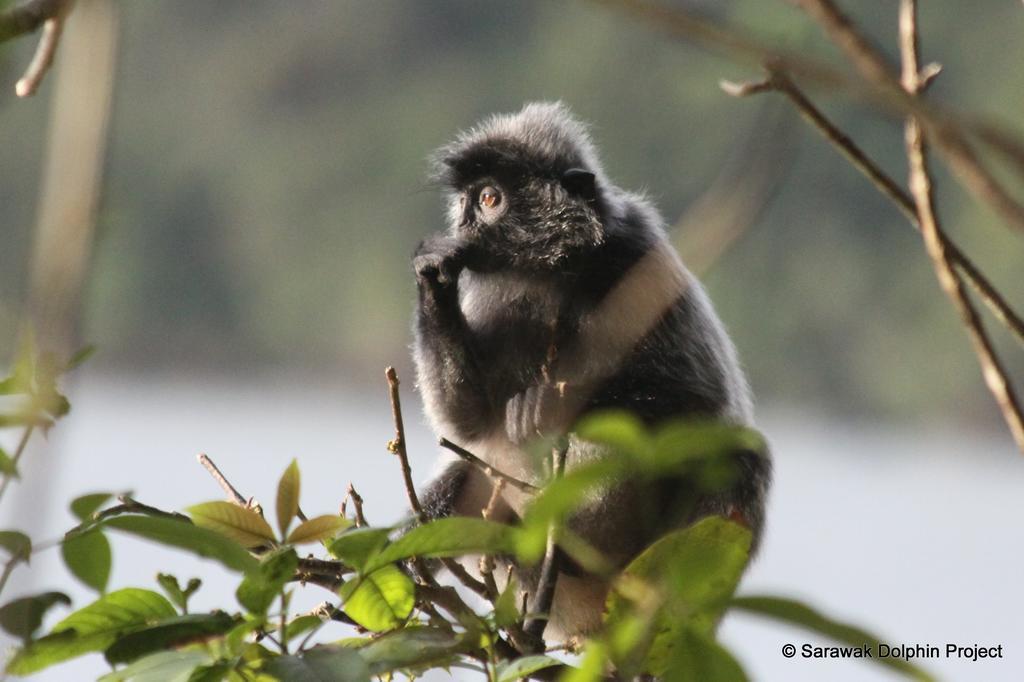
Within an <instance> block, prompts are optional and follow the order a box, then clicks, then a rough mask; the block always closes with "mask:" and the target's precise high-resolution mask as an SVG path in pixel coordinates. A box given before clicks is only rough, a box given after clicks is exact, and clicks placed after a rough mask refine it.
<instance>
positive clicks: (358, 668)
mask: <svg viewBox="0 0 1024 682" xmlns="http://www.w3.org/2000/svg"><path fill="white" fill-rule="evenodd" d="M263 670H264V671H265V672H266V673H268V674H270V675H272V676H273V678H274V679H276V680H282V681H283V682H369V679H370V670H369V668H368V667H367V665H366V662H365V661H364V660H363V658H362V657H361V656H360V655H359V654H358V653H356V652H355V651H353V650H352V649H346V648H344V647H330V646H317V647H313V648H312V649H309V650H308V651H305V652H303V654H302V655H300V656H278V657H276V658H272V659H270V660H269V661H268V662H267V665H266V667H264V669H263Z"/></svg>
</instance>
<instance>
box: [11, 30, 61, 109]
mask: <svg viewBox="0 0 1024 682" xmlns="http://www.w3.org/2000/svg"><path fill="white" fill-rule="evenodd" d="M63 32H64V19H63V17H61V18H59V19H47V20H46V22H45V23H44V24H43V34H42V35H41V36H40V37H39V44H38V45H36V52H35V54H34V55H32V61H31V62H29V64H28V68H27V69H25V75H23V76H22V77H21V78H20V79H18V82H17V83H15V84H14V92H15V94H17V95H18V97H29V96H31V95H34V94H35V92H36V90H38V89H39V84H40V83H42V82H43V76H45V75H46V72H47V71H49V70H50V66H52V65H53V58H54V57H55V56H56V55H57V45H58V44H59V43H60V37H61V34H62V33H63Z"/></svg>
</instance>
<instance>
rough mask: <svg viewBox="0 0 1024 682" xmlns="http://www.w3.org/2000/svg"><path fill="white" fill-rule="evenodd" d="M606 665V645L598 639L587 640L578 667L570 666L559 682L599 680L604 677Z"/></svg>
mask: <svg viewBox="0 0 1024 682" xmlns="http://www.w3.org/2000/svg"><path fill="white" fill-rule="evenodd" d="M607 666H608V647H607V645H605V643H604V642H602V641H601V640H599V639H592V640H590V641H589V642H587V647H586V649H584V651H583V657H582V658H581V659H580V663H579V667H578V668H570V669H569V671H568V672H566V673H565V674H563V675H562V676H561V677H560V678H559V680H560V682H601V681H602V680H604V679H605V668H606V667H607Z"/></svg>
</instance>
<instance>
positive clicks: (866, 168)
mask: <svg viewBox="0 0 1024 682" xmlns="http://www.w3.org/2000/svg"><path fill="white" fill-rule="evenodd" d="M929 66H931V65H929ZM926 68H927V67H926ZM924 77H925V73H924V72H923V71H922V78H924ZM932 78H934V76H932ZM766 84H767V85H769V86H770V87H767V88H766V87H762V86H763V85H766ZM732 85H734V86H735V89H736V90H737V93H736V94H737V96H746V95H748V94H755V93H759V92H767V91H769V90H775V91H778V92H780V93H782V94H783V95H785V96H786V97H787V98H788V99H789V100H790V102H792V103H793V105H794V106H795V107H796V108H797V111H799V112H800V114H801V116H803V118H804V120H806V121H807V122H808V123H810V124H811V126H813V127H814V128H815V129H816V130H817V131H818V132H819V133H821V135H822V137H824V138H825V139H826V140H828V142H830V143H831V144H832V146H834V147H835V148H836V149H837V150H839V152H840V153H841V154H842V155H843V156H844V157H846V159H847V161H849V162H850V163H851V164H852V165H853V167H854V168H856V169H857V170H858V171H860V172H861V173H862V174H863V175H864V176H865V177H866V178H867V179H868V180H869V181H871V183H872V184H873V185H874V186H875V187H876V188H877V189H878V191H880V192H881V193H882V194H884V195H885V196H887V197H889V199H891V200H892V202H893V203H894V204H896V207H897V208H899V209H900V211H901V212H902V213H903V215H904V216H906V218H907V220H909V221H910V223H911V225H913V226H914V227H915V228H916V229H920V224H919V222H918V219H917V210H916V208H915V205H914V199H913V197H911V196H910V194H909V193H907V192H906V191H905V190H904V189H903V187H901V186H900V184H899V183H898V182H896V180H894V179H893V178H892V176H890V175H888V174H887V173H886V172H885V171H883V170H882V169H881V167H880V166H879V165H878V164H877V163H875V162H874V161H873V160H872V159H871V158H870V157H869V156H868V155H867V154H865V153H864V151H863V150H862V149H861V148H860V147H859V146H858V145H857V144H856V143H855V142H854V141H853V140H852V139H850V137H849V136H848V135H847V134H846V133H844V132H843V131H842V130H840V129H839V128H838V127H837V126H836V125H835V124H834V123H833V122H832V121H831V120H829V118H828V117H827V116H825V114H824V113H822V111H821V110H820V109H818V107H816V106H815V105H814V103H812V102H811V100H810V99H809V98H808V97H807V95H806V94H805V93H804V92H803V91H802V90H801V89H800V88H799V87H798V86H797V85H796V84H795V83H794V82H793V81H792V79H790V78H789V76H788V75H787V74H785V73H783V72H782V71H777V70H774V69H770V68H769V77H768V78H767V79H765V80H762V81H756V82H755V83H753V84H751V85H752V86H754V87H749V86H747V85H746V84H732ZM728 91H729V90H727V92H728ZM940 238H941V239H942V240H943V242H944V246H945V249H946V253H947V255H948V256H949V259H950V260H951V261H952V262H953V263H954V264H955V265H956V266H957V268H958V269H959V270H960V272H962V273H963V275H964V276H965V277H966V278H967V281H968V282H969V283H970V284H971V286H972V287H974V290H975V291H976V292H977V293H978V295H979V296H980V297H981V299H982V300H983V301H984V302H985V304H986V305H987V306H988V307H989V309H990V310H991V311H992V313H993V314H994V315H995V317H996V319H998V320H999V322H1000V323H1002V324H1003V325H1004V326H1005V327H1006V328H1007V329H1009V330H1010V331H1011V332H1012V333H1013V334H1014V335H1015V336H1016V337H1017V339H1018V341H1020V342H1021V343H1024V319H1021V317H1020V315H1018V314H1017V312H1016V311H1014V309H1013V308H1012V307H1011V306H1010V304H1009V303H1007V301H1006V299H1005V298H1004V297H1003V296H1002V294H1000V293H999V291H998V290H997V289H996V287H995V286H994V285H993V284H992V283H991V282H990V281H989V280H988V278H987V277H985V275H984V274H982V272H981V271H980V270H979V269H978V267H977V266H976V265H975V264H974V263H973V262H972V261H971V260H970V258H969V257H968V256H967V255H966V254H965V253H964V252H963V251H961V250H960V249H959V247H957V246H956V244H954V243H953V242H952V241H951V240H950V239H949V238H948V237H947V236H946V235H945V234H944V233H940Z"/></svg>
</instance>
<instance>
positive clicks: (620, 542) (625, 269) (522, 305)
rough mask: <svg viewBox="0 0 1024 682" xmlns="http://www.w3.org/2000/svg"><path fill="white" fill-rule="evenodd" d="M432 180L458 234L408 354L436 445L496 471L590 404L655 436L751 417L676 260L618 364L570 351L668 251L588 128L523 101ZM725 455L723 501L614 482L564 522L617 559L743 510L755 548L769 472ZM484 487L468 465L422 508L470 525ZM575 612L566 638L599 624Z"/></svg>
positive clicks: (764, 465) (718, 335) (431, 261)
mask: <svg viewBox="0 0 1024 682" xmlns="http://www.w3.org/2000/svg"><path fill="white" fill-rule="evenodd" d="M435 170H436V176H437V179H438V180H439V181H440V183H441V184H442V185H443V186H444V187H445V189H446V193H447V198H448V203H449V217H450V220H451V223H452V227H451V229H450V230H449V231H448V233H447V234H445V235H438V236H435V237H431V238H429V239H427V240H426V241H424V242H423V244H422V245H421V246H420V248H419V250H418V252H417V255H416V256H415V258H414V270H415V272H416V276H417V282H418V288H419V306H418V311H417V316H416V326H415V337H416V340H415V356H416V365H417V371H418V381H419V387H420V390H421V392H422V394H423V397H424V400H425V403H426V405H427V412H428V416H429V417H430V418H431V420H432V422H433V425H434V427H435V429H437V430H438V431H439V432H440V435H444V436H447V437H449V438H451V439H452V440H455V441H456V442H459V443H460V444H463V445H466V446H468V447H471V448H472V445H473V444H474V443H476V444H478V445H477V447H479V448H481V449H482V450H483V451H479V452H477V453H476V454H477V455H478V456H481V457H483V458H484V459H487V460H489V461H491V463H492V464H494V465H495V466H497V467H498V468H500V469H504V470H509V469H511V470H512V471H515V472H518V473H521V472H522V471H523V467H524V466H525V465H524V464H523V462H518V463H516V462H509V461H505V460H506V459H507V457H508V455H507V449H502V447H498V446H495V448H496V449H494V451H493V452H488V448H489V446H488V445H487V444H488V443H492V444H493V443H502V442H506V441H507V442H508V443H510V444H511V445H512V446H516V445H520V444H523V443H524V442H526V441H528V440H530V439H531V438H533V437H536V436H537V435H538V434H551V433H560V432H562V431H564V430H567V429H569V428H570V426H571V423H572V421H573V420H574V419H575V418H576V417H578V416H579V415H580V414H584V413H587V412H590V411H592V410H596V409H600V408H609V407H614V408H625V409H628V410H631V411H633V412H634V413H636V414H637V415H639V416H640V417H641V418H642V419H644V420H645V421H646V422H648V423H650V424H655V423H658V422H660V421H662V420H665V419H670V418H678V417H707V418H717V419H724V420H728V421H731V422H736V423H749V422H750V420H751V411H750V404H749V396H748V391H747V387H746V382H745V380H744V378H743V375H742V372H741V370H740V369H739V366H738V363H737V362H736V359H735V353H734V351H733V348H732V345H731V343H730V342H729V340H728V338H727V336H726V335H725V333H724V331H723V330H722V328H721V325H720V323H719V322H718V320H717V317H716V316H715V314H714V312H713V310H712V309H711V307H710V304H709V303H708V301H707V299H706V296H705V295H704V293H703V290H702V289H701V287H700V285H699V284H698V283H697V282H696V280H694V279H692V277H690V275H689V273H686V271H685V269H684V268H682V266H681V264H680V265H678V266H676V265H672V263H674V262H675V261H672V262H670V266H671V267H672V268H675V267H678V272H677V271H676V270H675V269H672V270H671V271H670V274H671V275H672V276H673V277H679V278H680V279H681V281H683V282H684V283H685V286H684V288H683V289H681V290H680V293H679V295H678V296H677V297H673V299H671V300H674V303H671V302H670V305H669V306H668V309H667V310H665V311H664V312H663V313H662V314H660V315H659V316H658V319H656V320H655V321H654V324H653V326H652V327H651V328H650V330H649V331H648V332H647V333H646V334H645V335H643V336H642V338H640V339H638V340H637V342H636V343H635V344H633V345H632V346H631V348H629V349H628V352H626V353H625V356H624V358H614V364H613V366H610V367H604V368H602V367H601V366H600V365H601V364H602V363H611V361H610V360H606V359H602V358H600V357H598V356H597V354H594V353H588V352H584V351H583V350H581V349H584V348H586V346H585V345H584V344H582V343H581V342H580V337H581V335H582V331H581V330H582V328H583V326H584V325H585V324H586V322H585V321H586V320H587V319H588V315H594V314H595V311H596V310H599V307H600V306H601V305H602V302H603V301H604V300H605V298H606V297H608V296H609V292H611V291H612V289H613V288H614V287H615V286H616V285H617V283H619V282H620V280H622V278H623V277H626V276H627V274H628V273H630V272H631V268H632V267H633V266H635V265H637V263H639V262H641V259H644V258H645V256H647V255H648V254H650V253H652V251H657V253H659V254H660V253H663V252H664V253H669V252H668V251H666V249H669V248H670V247H668V246H667V241H666V239H665V236H664V230H663V227H662V221H661V218H660V217H659V216H658V214H657V212H656V211H655V210H654V209H653V208H652V207H651V206H650V205H649V204H648V203H647V201H646V200H644V199H643V198H642V197H640V196H638V195H635V194H630V193H628V192H625V191H623V190H621V189H619V188H617V187H615V186H614V185H612V184H611V183H610V182H609V181H608V180H607V178H606V177H605V176H604V172H603V171H602V169H601V167H600V165H599V163H598V161H597V157H596V154H595V152H594V149H593V147H592V145H591V142H590V139H589V137H588V135H587V133H586V130H585V129H584V127H583V126H582V125H581V124H580V123H578V122H577V121H576V120H575V119H573V118H572V117H571V115H570V114H569V113H568V111H567V110H566V109H565V108H564V107H562V106H561V105H551V104H533V105H528V106H527V107H526V108H524V109H523V111H521V112H519V113H518V114H515V115H510V116H499V117H495V118H492V119H490V120H489V121H487V122H485V123H484V124H482V125H481V126H479V127H477V128H476V129H473V130H471V131H469V132H468V133H465V134H463V135H462V136H460V137H459V138H458V139H457V140H456V141H455V142H453V143H452V144H450V145H448V146H446V147H444V148H442V149H441V150H440V151H439V152H438V155H437V157H436V159H435ZM485 185H492V186H496V187H498V188H499V189H500V190H501V191H502V192H503V195H504V199H503V200H504V201H505V202H507V203H506V205H505V207H504V211H505V212H504V214H502V215H501V217H500V219H498V220H497V221H495V222H493V223H492V224H487V223H486V222H484V221H483V220H482V218H481V214H480V211H477V210H474V209H473V204H472V202H473V201H474V198H475V196H476V194H477V192H478V191H479V190H480V188H481V187H483V186H485ZM464 195H465V196H467V197H468V198H466V199H465V200H462V199H461V197H463V196H464ZM464 201H465V202H469V205H468V208H467V204H466V203H463V202H464ZM672 258H675V256H674V255H673V256H672ZM640 293H641V295H643V294H644V293H645V292H640ZM599 341H600V339H599ZM553 349H554V350H553ZM553 352H554V355H553V354H552V353H553ZM545 366H546V369H545ZM545 372H547V373H545ZM552 374H554V375H555V378H558V379H563V380H567V389H566V390H567V391H568V392H569V395H570V398H574V399H575V402H574V401H573V400H571V399H564V394H559V393H557V392H556V389H555V388H554V386H553V385H552V380H551V375H552ZM560 396H562V399H560ZM566 405H568V407H566ZM503 439H504V440H503ZM503 453H504V454H503ZM600 456H603V452H601V451H600V449H598V448H596V447H595V446H593V445H590V444H587V443H581V442H574V444H573V446H572V448H571V449H570V453H569V465H570V466H572V464H573V463H574V462H578V461H580V460H583V459H588V458H593V457H600ZM503 458H505V459H503ZM495 460H497V461H495ZM523 461H525V459H524V460H523ZM736 461H737V462H738V464H739V467H738V468H739V471H740V475H739V477H738V481H737V483H736V484H735V485H733V486H731V487H730V488H728V489H727V490H725V491H721V492H717V493H707V492H703V491H701V490H700V489H699V488H698V487H695V485H694V482H693V481H691V480H688V479H687V478H686V477H676V478H671V479H668V480H663V481H658V482H655V483H650V482H647V483H640V482H636V481H624V482H622V483H621V484H620V485H618V486H616V487H614V488H612V489H610V490H609V491H607V493H606V494H605V495H604V497H603V499H602V500H601V501H600V502H598V503H594V504H591V505H589V506H587V507H586V508H584V509H581V510H580V511H579V512H578V513H577V515H576V516H575V517H574V519H573V522H572V523H573V526H574V528H576V530H577V531H578V532H580V533H581V534H582V535H583V537H585V538H586V539H587V540H588V541H590V542H591V543H593V544H594V545H596V546H597V547H598V548H599V549H601V550H603V551H604V552H606V553H607V554H608V555H609V557H611V558H612V559H614V560H616V561H618V562H620V563H624V562H625V561H628V560H629V559H630V558H631V557H633V556H635V555H636V554H637V553H638V552H639V551H641V550H642V549H643V548H644V547H645V546H646V545H648V544H649V543H650V542H651V541H652V540H654V539H656V537H657V536H658V535H659V534H661V533H663V532H665V531H666V530H668V529H670V528H672V527H677V526H679V525H680V524H685V523H687V522H691V521H692V520H694V519H695V518H699V517H700V516H705V515H708V514H729V513H731V512H738V513H739V514H740V515H742V516H743V517H744V518H745V519H746V521H747V523H748V524H749V525H750V527H751V528H752V530H753V531H754V534H755V543H756V542H757V539H758V538H759V537H760V534H761V529H762V526H763V516H764V497H765V492H766V489H767V486H768V482H769V479H770V462H769V461H768V460H767V459H766V458H765V457H763V456H761V455H758V454H756V453H739V454H737V456H736ZM510 473H511V472H510ZM525 475H528V473H527V474H525ZM489 487H490V483H489V482H488V481H486V477H485V476H483V474H482V473H481V472H480V471H479V470H477V469H475V468H473V467H468V466H466V465H462V464H455V465H452V466H451V467H450V468H449V469H448V470H447V471H446V472H445V473H444V474H443V475H442V476H441V477H439V478H438V479H437V481H436V482H435V483H434V484H433V486H432V487H431V488H430V490H429V491H428V492H427V494H426V500H427V506H428V512H429V513H430V514H431V515H432V516H445V515H449V514H453V513H456V514H479V512H480V508H481V505H482V504H483V503H486V499H487V495H486V494H485V491H486V490H489ZM482 491H484V492H482ZM481 500H483V503H481ZM518 506H521V505H519V504H517V503H516V502H515V501H512V502H510V503H509V504H508V505H507V506H505V507H504V509H505V510H506V513H505V516H506V520H509V521H514V519H515V516H516V513H517V512H519V511H520V510H519V509H518ZM560 589H561V588H560ZM558 608H559V605H558V600H557V598H556V604H555V610H557V609H558ZM598 615H599V612H598ZM580 618H582V620H584V621H586V622H582V623H572V622H570V623H565V622H563V623H562V628H563V630H567V631H570V632H571V631H578V630H586V629H588V628H590V627H592V626H593V618H592V617H591V615H590V614H588V615H586V616H585V617H579V618H577V620H579V619H580ZM564 620H565V619H564V618H563V621H564Z"/></svg>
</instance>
